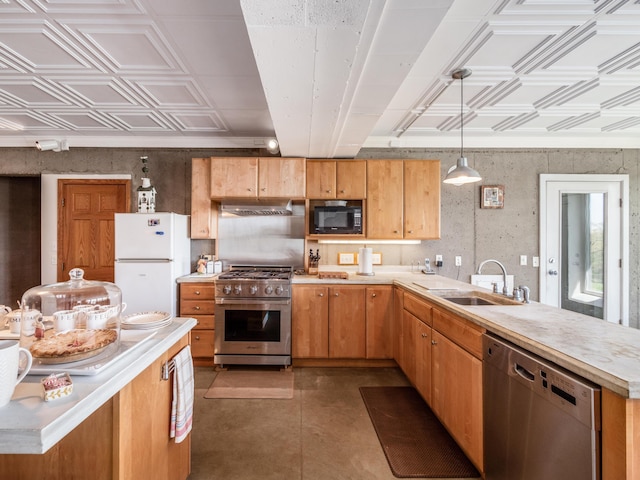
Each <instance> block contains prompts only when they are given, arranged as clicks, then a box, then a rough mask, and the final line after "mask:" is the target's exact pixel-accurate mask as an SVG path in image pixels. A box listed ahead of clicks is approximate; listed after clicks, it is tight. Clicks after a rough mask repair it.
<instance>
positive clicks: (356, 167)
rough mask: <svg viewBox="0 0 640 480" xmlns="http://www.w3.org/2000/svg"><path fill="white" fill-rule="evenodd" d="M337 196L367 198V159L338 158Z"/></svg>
mask: <svg viewBox="0 0 640 480" xmlns="http://www.w3.org/2000/svg"><path fill="white" fill-rule="evenodd" d="M335 163H336V167H335V168H336V180H335V182H336V183H335V191H336V198H346V199H361V198H367V163H366V161H365V160H336V162H335Z"/></svg>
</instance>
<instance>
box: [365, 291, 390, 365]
mask: <svg viewBox="0 0 640 480" xmlns="http://www.w3.org/2000/svg"><path fill="white" fill-rule="evenodd" d="M365 297H366V309H367V311H366V318H367V346H366V351H367V358H393V322H392V321H393V287H391V286H387V285H380V286H375V287H366V289H365Z"/></svg>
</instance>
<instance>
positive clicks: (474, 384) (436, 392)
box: [431, 330, 483, 471]
mask: <svg viewBox="0 0 640 480" xmlns="http://www.w3.org/2000/svg"><path fill="white" fill-rule="evenodd" d="M433 341H434V342H435V343H434V344H433V346H432V350H431V360H432V368H433V369H432V382H433V384H432V392H431V393H432V404H431V408H432V409H433V411H434V412H435V414H436V415H437V416H438V418H439V419H440V421H441V422H442V423H443V424H444V426H445V427H447V430H448V431H449V433H451V435H452V436H453V437H454V438H455V440H456V442H457V443H458V445H460V447H461V448H462V449H463V450H464V452H465V453H466V454H467V456H468V457H469V459H470V460H471V461H472V462H473V463H474V465H475V466H476V467H477V468H478V469H479V470H480V471H482V469H483V468H482V467H483V463H482V462H483V458H482V456H483V450H482V441H483V440H482V435H483V433H482V405H483V404H482V361H481V360H479V359H477V358H476V357H474V356H473V355H471V354H470V353H468V352H466V351H465V350H464V349H462V348H461V347H459V346H458V345H456V344H455V343H453V342H452V341H451V340H449V339H448V338H447V337H445V336H444V335H441V334H440V332H438V331H436V330H433Z"/></svg>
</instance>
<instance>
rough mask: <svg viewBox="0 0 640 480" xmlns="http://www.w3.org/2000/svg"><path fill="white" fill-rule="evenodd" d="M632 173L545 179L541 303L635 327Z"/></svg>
mask: <svg viewBox="0 0 640 480" xmlns="http://www.w3.org/2000/svg"><path fill="white" fill-rule="evenodd" d="M628 180H629V177H628V175H540V302H541V303H544V304H547V305H552V306H555V307H559V308H563V309H566V310H572V311H576V312H580V313H584V314H586V315H590V316H593V317H596V318H602V319H604V320H606V321H608V322H612V323H620V324H622V325H628V324H629V315H628V311H629V293H628V292H629V272H628V258H629V257H628V255H629V248H628V245H629V226H628V211H629V209H628V198H629V187H628Z"/></svg>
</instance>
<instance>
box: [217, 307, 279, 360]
mask: <svg viewBox="0 0 640 480" xmlns="http://www.w3.org/2000/svg"><path fill="white" fill-rule="evenodd" d="M215 332H216V335H215V355H216V356H219V355H241V356H246V355H276V356H281V355H285V356H289V357H290V356H291V300H290V299H287V300H278V301H277V302H274V301H267V302H265V301H255V300H254V301H252V300H241V301H238V300H232V301H229V300H227V302H225V301H224V300H223V299H221V300H216V307H215ZM225 363H230V362H228V361H227V362H225Z"/></svg>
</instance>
